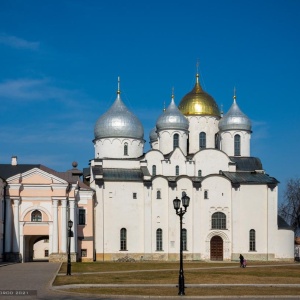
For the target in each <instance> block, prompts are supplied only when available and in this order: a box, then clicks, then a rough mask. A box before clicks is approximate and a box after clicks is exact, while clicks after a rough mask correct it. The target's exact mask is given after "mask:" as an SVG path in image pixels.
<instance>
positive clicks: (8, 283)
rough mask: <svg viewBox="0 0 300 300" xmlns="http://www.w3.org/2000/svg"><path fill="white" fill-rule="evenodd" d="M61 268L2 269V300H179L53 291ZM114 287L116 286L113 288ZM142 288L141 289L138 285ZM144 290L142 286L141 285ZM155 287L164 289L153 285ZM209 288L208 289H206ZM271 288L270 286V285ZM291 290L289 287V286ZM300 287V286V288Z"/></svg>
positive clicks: (20, 266) (41, 264) (16, 266)
mask: <svg viewBox="0 0 300 300" xmlns="http://www.w3.org/2000/svg"><path fill="white" fill-rule="evenodd" d="M59 268H60V264H59V263H48V262H32V263H23V264H9V265H5V264H2V265H0V300H15V299H16V300H27V299H40V300H56V299H61V300H67V299H74V300H79V299H88V300H94V299H98V300H99V299H101V300H108V299H109V300H112V299H119V300H120V299H126V300H137V299H151V300H154V299H163V298H165V299H174V298H175V299H178V297H177V296H175V297H154V296H153V297H151V296H143V297H141V296H136V297H134V296H119V297H117V296H88V295H84V296H83V295H78V294H74V293H70V292H61V291H59V290H63V289H64V287H60V288H55V289H53V288H52V282H53V280H54V278H55V276H56V274H57V272H58V270H59ZM99 286H108V285H99ZM110 286H113V285H110ZM137 286H138V285H137ZM139 286H141V285H139ZM155 286H161V285H153V288H155ZM165 286H174V285H165ZM187 286H193V287H196V286H198V287H200V286H202V285H189V284H187ZM206 286H207V285H206ZM268 286H270V285H268ZM285 286H288V285H285ZM299 286H300V285H299ZM17 291H20V292H21V293H22V292H23V293H27V291H31V295H21V296H17V295H15V293H16V292H17ZM4 293H14V295H11V296H7V295H3V294H4ZM184 298H188V299H202V300H203V299H210V300H211V299H234V297H207V298H205V297H197V296H195V297H190V296H184ZM238 298H243V300H250V299H253V298H254V297H238ZM264 298H265V299H276V300H283V299H291V298H294V299H299V296H297V297H276V296H274V297H257V298H256V299H264Z"/></svg>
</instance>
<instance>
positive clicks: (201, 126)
mask: <svg viewBox="0 0 300 300" xmlns="http://www.w3.org/2000/svg"><path fill="white" fill-rule="evenodd" d="M187 118H188V120H189V123H190V125H189V153H196V152H198V151H199V135H200V132H205V133H206V148H215V135H216V133H218V131H219V129H218V124H219V120H218V119H217V118H216V117H213V116H188V117H187Z"/></svg>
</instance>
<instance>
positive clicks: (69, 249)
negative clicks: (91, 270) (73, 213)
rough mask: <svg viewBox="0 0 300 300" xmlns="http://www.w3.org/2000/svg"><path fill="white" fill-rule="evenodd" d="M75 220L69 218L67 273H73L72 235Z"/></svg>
mask: <svg viewBox="0 0 300 300" xmlns="http://www.w3.org/2000/svg"><path fill="white" fill-rule="evenodd" d="M72 226H73V221H72V220H69V222H68V227H69V229H68V264H67V275H71V237H72V230H71V228H72Z"/></svg>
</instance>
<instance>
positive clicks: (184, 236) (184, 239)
mask: <svg viewBox="0 0 300 300" xmlns="http://www.w3.org/2000/svg"><path fill="white" fill-rule="evenodd" d="M182 250H183V251H186V250H187V230H186V229H185V228H183V229H182Z"/></svg>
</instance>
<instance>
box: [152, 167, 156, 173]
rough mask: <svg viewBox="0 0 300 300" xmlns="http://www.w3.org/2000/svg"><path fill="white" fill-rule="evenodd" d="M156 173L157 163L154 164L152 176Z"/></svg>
mask: <svg viewBox="0 0 300 300" xmlns="http://www.w3.org/2000/svg"><path fill="white" fill-rule="evenodd" d="M155 175H156V165H153V166H152V176H155Z"/></svg>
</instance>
